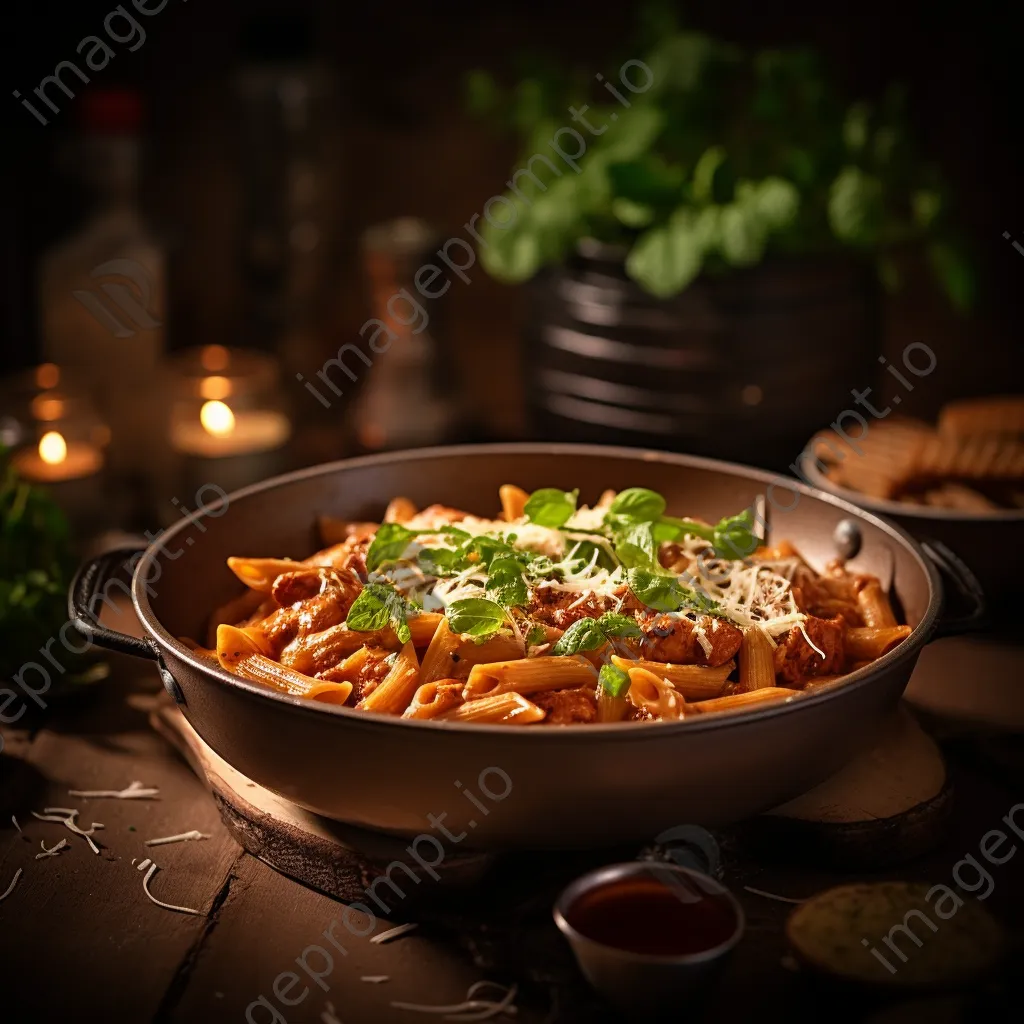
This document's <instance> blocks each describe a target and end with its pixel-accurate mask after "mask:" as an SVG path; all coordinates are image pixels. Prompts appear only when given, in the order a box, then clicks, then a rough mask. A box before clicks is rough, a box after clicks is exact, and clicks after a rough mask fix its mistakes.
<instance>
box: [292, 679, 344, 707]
mask: <svg viewBox="0 0 1024 1024" xmlns="http://www.w3.org/2000/svg"><path fill="white" fill-rule="evenodd" d="M303 696H304V697H308V698H309V699H310V700H318V701H320V703H321V704H344V703H345V701H347V700H348V699H349V697H351V696H352V684H351V683H349V682H344V683H328V682H322V683H320V684H319V685H317V686H313V687H311V688H310V690H309V692H308V693H305V694H303Z"/></svg>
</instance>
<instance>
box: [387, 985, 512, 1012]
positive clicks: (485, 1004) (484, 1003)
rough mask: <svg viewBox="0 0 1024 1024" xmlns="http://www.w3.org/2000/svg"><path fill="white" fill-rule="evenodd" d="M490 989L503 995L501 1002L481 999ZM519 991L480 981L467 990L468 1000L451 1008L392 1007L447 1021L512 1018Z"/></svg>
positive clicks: (396, 1003)
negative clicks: (431, 1015) (441, 1016)
mask: <svg viewBox="0 0 1024 1024" xmlns="http://www.w3.org/2000/svg"><path fill="white" fill-rule="evenodd" d="M488 988H490V989H496V990H497V991H498V992H500V993H501V995H502V998H501V999H500V1000H498V999H481V998H479V996H480V993H481V992H482V991H484V990H485V989H488ZM518 991H519V989H518V986H516V985H512V986H511V987H510V988H505V986H504V985H499V984H497V982H493V981H478V982H476V983H475V984H473V985H470V986H469V988H468V989H467V990H466V998H465V1000H464V1001H463V1002H461V1003H455V1004H453V1005H449V1006H429V1005H423V1004H420V1003H400V1002H392V1004H391V1005H392V1006H393V1007H394V1008H395V1009H396V1010H409V1011H411V1012H413V1013H429V1014H436V1015H439V1016H440V1015H443V1016H444V1018H445V1020H461V1021H473V1020H491V1019H493V1018H494V1017H499V1016H502V1015H504V1014H508V1015H509V1016H510V1017H511V1016H515V1015H516V1013H517V1012H518V1008H517V1007H516V1006H515V1005H514V1004H515V998H516V994H517V992H518Z"/></svg>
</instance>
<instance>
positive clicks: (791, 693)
mask: <svg viewBox="0 0 1024 1024" xmlns="http://www.w3.org/2000/svg"><path fill="white" fill-rule="evenodd" d="M799 696H800V691H799V690H790V689H788V688H787V687H784V686H762V687H761V688H760V689H759V690H750V691H748V692H747V693H731V694H729V695H728V696H727V697H714V698H712V699H711V700H701V701H697V702H696V703H694V704H687V706H686V710H687V711H690V712H695V713H697V714H702V715H706V714H710V713H711V712H712V711H739V710H746V709H747V708H750V707H754V706H755V705H757V704H766V703H769V702H771V701H786V700H789V699H790V698H792V697H799Z"/></svg>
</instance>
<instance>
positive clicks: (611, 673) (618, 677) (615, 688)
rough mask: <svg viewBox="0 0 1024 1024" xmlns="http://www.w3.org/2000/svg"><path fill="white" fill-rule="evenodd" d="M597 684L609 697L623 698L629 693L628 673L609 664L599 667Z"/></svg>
mask: <svg viewBox="0 0 1024 1024" xmlns="http://www.w3.org/2000/svg"><path fill="white" fill-rule="evenodd" d="M597 682H598V685H599V686H600V687H601V689H602V690H604V691H605V693H607V694H608V695H609V696H610V697H624V696H625V695H626V694H627V693H628V692H629V673H628V672H626V671H625V669H621V668H619V666H618V665H613V664H612V663H611V662H608V663H607V664H606V665H602V666H601V671H600V672H599V673H598V675H597Z"/></svg>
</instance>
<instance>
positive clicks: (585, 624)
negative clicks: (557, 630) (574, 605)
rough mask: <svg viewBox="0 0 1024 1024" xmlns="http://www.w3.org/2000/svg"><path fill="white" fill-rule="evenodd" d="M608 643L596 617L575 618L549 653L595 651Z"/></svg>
mask: <svg viewBox="0 0 1024 1024" xmlns="http://www.w3.org/2000/svg"><path fill="white" fill-rule="evenodd" d="M606 643H608V637H606V636H605V635H604V630H602V629H601V627H600V626H599V625H598V624H597V619H577V620H576V621H575V622H574V623H573V624H572V625H571V626H570V627H569V628H568V629H567V630H566V631H565V632H564V633H563V634H562V635H561V636H560V637H559V638H558V642H557V643H556V644H555V646H554V647H552V648H551V653H552V654H554V655H559V656H564V655H569V654H579V652H580V651H596V650H597V649H598V648H599V647H604V645H605V644H606Z"/></svg>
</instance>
